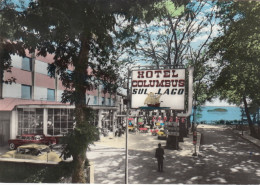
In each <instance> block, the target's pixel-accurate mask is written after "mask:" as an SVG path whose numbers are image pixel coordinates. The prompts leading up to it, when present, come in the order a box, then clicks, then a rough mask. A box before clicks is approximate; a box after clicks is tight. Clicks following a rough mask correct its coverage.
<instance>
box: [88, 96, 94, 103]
mask: <svg viewBox="0 0 260 185" xmlns="http://www.w3.org/2000/svg"><path fill="white" fill-rule="evenodd" d="M88 99H89V103H88V105H94V103H93V102H94V96H93V95H86V102H88Z"/></svg>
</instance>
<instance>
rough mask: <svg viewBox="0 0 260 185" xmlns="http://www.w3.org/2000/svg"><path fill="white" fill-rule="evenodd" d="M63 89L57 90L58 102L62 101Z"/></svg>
mask: <svg viewBox="0 0 260 185" xmlns="http://www.w3.org/2000/svg"><path fill="white" fill-rule="evenodd" d="M62 93H63V90H57V100H56V101H57V102H61V97H62Z"/></svg>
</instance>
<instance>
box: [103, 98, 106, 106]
mask: <svg viewBox="0 0 260 185" xmlns="http://www.w3.org/2000/svg"><path fill="white" fill-rule="evenodd" d="M102 105H106V99H105V98H104V97H102Z"/></svg>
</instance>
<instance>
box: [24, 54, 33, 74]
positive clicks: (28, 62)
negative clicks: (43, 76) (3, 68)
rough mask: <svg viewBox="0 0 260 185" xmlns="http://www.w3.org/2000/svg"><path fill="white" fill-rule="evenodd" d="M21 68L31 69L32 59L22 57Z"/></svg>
mask: <svg viewBox="0 0 260 185" xmlns="http://www.w3.org/2000/svg"><path fill="white" fill-rule="evenodd" d="M22 69H23V70H26V71H32V59H31V58H28V57H24V58H23V60H22Z"/></svg>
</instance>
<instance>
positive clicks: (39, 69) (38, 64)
mask: <svg viewBox="0 0 260 185" xmlns="http://www.w3.org/2000/svg"><path fill="white" fill-rule="evenodd" d="M47 67H48V64H47V63H44V62H42V61H40V60H35V72H36V73H41V74H44V75H48V70H47Z"/></svg>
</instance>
